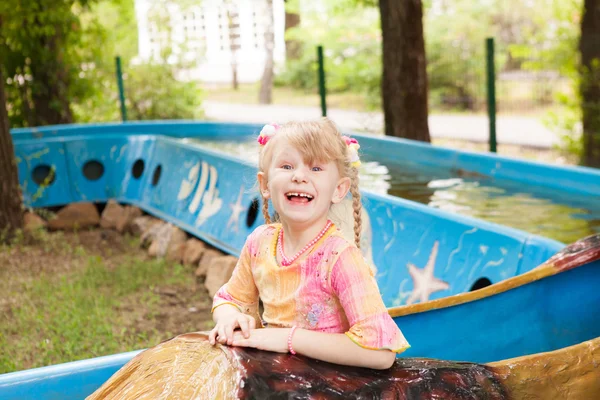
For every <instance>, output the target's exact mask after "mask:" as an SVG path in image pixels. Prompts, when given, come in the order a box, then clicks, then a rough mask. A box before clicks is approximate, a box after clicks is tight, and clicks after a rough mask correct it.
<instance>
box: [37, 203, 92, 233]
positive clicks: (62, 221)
mask: <svg viewBox="0 0 600 400" xmlns="http://www.w3.org/2000/svg"><path fill="white" fill-rule="evenodd" d="M99 223H100V214H98V210H97V209H96V206H95V205H94V204H93V203H72V204H69V205H67V206H66V207H63V208H62V209H60V211H58V212H57V213H56V217H55V218H53V219H51V220H50V221H48V228H49V229H54V230H58V229H65V230H66V229H80V228H87V227H90V226H98V224H99Z"/></svg>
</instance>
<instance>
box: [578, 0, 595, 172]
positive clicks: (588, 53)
mask: <svg viewBox="0 0 600 400" xmlns="http://www.w3.org/2000/svg"><path fill="white" fill-rule="evenodd" d="M599 46H600V0H585V2H584V5H583V17H582V18H581V39H580V42H579V51H580V52H581V67H582V68H581V83H580V92H581V101H582V103H581V104H582V112H583V156H582V163H583V164H584V165H587V166H590V167H596V168H600V47H599Z"/></svg>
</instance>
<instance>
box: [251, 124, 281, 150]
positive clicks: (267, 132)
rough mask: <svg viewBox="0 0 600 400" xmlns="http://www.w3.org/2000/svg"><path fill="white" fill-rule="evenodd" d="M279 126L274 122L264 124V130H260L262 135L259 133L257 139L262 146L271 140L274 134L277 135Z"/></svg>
mask: <svg viewBox="0 0 600 400" xmlns="http://www.w3.org/2000/svg"><path fill="white" fill-rule="evenodd" d="M279 128H280V126H279V125H277V124H274V123H273V124H267V125H265V126H263V128H262V130H261V131H260V135H258V138H256V141H257V142H258V144H260V145H261V146H264V145H266V144H267V142H268V141H269V140H271V138H272V137H273V136H275V133H277V130H279Z"/></svg>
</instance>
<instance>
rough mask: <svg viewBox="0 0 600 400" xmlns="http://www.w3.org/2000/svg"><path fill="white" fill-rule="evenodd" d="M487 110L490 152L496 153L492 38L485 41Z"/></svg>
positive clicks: (494, 72) (494, 77)
mask: <svg viewBox="0 0 600 400" xmlns="http://www.w3.org/2000/svg"><path fill="white" fill-rule="evenodd" d="M486 55H487V108H488V118H489V121H490V139H489V143H490V151H491V152H492V153H495V152H496V71H495V67H494V38H487V39H486Z"/></svg>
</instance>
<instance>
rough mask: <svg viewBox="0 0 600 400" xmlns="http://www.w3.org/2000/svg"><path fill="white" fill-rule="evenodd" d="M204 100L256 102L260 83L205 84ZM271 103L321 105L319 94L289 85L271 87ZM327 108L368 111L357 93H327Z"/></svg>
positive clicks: (306, 105) (363, 98) (365, 103)
mask: <svg viewBox="0 0 600 400" xmlns="http://www.w3.org/2000/svg"><path fill="white" fill-rule="evenodd" d="M204 90H205V96H206V97H205V100H211V101H220V102H228V103H240V104H258V93H259V90H260V84H259V83H256V84H241V85H239V88H238V90H234V89H233V88H232V87H231V85H226V86H225V85H217V86H214V85H213V86H206V87H205V88H204ZM273 104H274V105H289V106H301V107H321V100H320V97H319V94H318V93H317V92H316V91H315V92H314V93H311V92H306V91H303V90H299V89H294V88H290V87H279V86H275V87H273ZM327 107H328V108H342V109H348V110H359V111H368V104H367V98H366V96H362V95H360V94H357V93H349V92H346V93H328V94H327Z"/></svg>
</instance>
